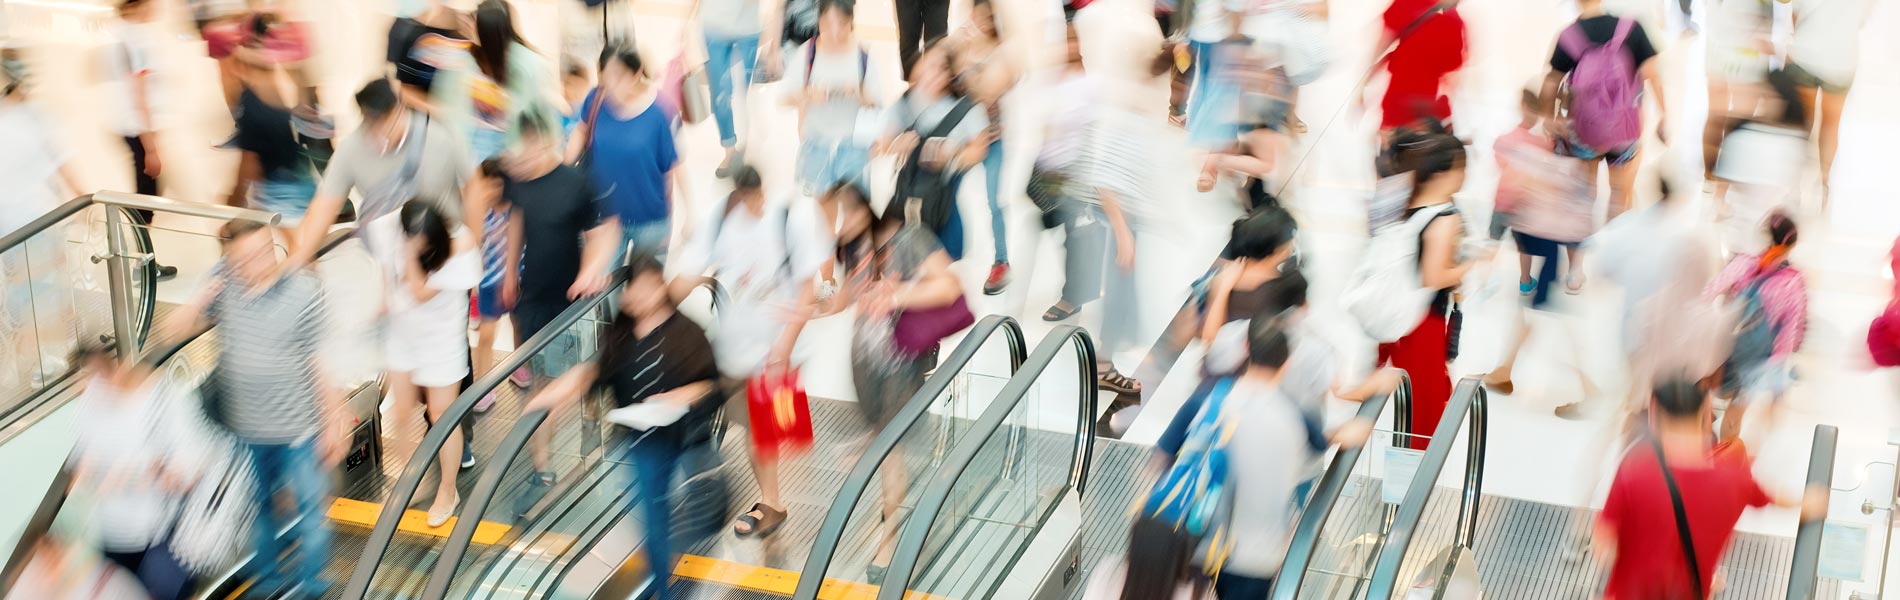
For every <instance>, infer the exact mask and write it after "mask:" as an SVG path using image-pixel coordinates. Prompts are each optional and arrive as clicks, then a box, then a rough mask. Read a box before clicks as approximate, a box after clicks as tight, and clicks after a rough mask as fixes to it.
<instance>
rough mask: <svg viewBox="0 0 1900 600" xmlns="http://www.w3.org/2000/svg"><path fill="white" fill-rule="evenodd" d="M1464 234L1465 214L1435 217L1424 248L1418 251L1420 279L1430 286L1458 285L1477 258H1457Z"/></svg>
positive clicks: (1428, 287)
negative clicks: (1460, 260) (1460, 240)
mask: <svg viewBox="0 0 1900 600" xmlns="http://www.w3.org/2000/svg"><path fill="white" fill-rule="evenodd" d="M1462 237H1464V218H1463V217H1460V216H1458V215H1456V214H1452V215H1445V216H1444V217H1441V218H1438V219H1433V220H1432V222H1431V224H1430V225H1429V226H1427V227H1426V228H1425V248H1424V249H1423V250H1422V252H1421V253H1420V254H1419V270H1418V271H1419V273H1418V274H1419V282H1420V283H1421V284H1423V285H1424V286H1425V288H1427V289H1434V290H1442V289H1446V288H1452V287H1457V286H1458V283H1459V282H1461V281H1464V278H1465V273H1468V272H1470V271H1471V268H1472V267H1474V266H1476V265H1477V264H1478V261H1466V262H1464V263H1460V262H1458V243H1459V239H1460V238H1462Z"/></svg>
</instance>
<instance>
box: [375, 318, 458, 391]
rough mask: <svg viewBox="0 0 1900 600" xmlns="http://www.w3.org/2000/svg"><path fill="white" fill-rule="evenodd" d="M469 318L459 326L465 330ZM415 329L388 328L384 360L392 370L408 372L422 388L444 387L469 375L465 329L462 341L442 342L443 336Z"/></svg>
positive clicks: (384, 342) (412, 380) (413, 380)
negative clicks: (421, 332) (457, 342)
mask: <svg viewBox="0 0 1900 600" xmlns="http://www.w3.org/2000/svg"><path fill="white" fill-rule="evenodd" d="M466 323H467V321H463V322H462V323H459V324H457V325H459V326H461V327H462V328H463V329H464V330H465V329H466V328H467V325H466ZM411 329H412V328H409V327H402V326H396V327H391V328H389V329H387V330H385V331H384V332H383V333H384V336H385V338H384V340H383V362H384V366H385V368H387V369H388V370H389V372H391V373H408V374H409V380H410V381H411V382H414V383H415V384H416V385H419V386H422V387H442V386H447V385H455V384H458V383H461V381H462V378H463V377H466V376H468V344H467V336H468V334H467V333H466V331H461V332H458V333H460V334H461V337H460V340H459V341H461V342H462V343H460V344H455V343H443V342H444V336H440V335H416V333H417V332H415V331H412V330H411Z"/></svg>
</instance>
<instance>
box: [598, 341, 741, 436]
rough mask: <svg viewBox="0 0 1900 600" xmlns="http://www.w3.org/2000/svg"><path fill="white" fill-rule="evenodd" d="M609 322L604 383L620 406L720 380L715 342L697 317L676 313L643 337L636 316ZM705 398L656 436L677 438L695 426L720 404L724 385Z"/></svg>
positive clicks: (603, 351) (603, 343)
mask: <svg viewBox="0 0 1900 600" xmlns="http://www.w3.org/2000/svg"><path fill="white" fill-rule="evenodd" d="M617 318H618V319H620V321H618V322H615V323H613V324H611V325H609V326H608V327H607V332H606V333H605V334H603V335H602V337H601V351H600V357H599V359H598V360H599V364H600V385H601V386H602V387H604V388H606V389H607V390H608V391H609V392H610V393H611V395H612V396H613V401H614V405H615V406H631V405H634V404H639V403H641V402H645V401H646V400H647V399H648V398H652V397H653V396H655V395H657V394H661V393H665V392H669V391H672V390H675V389H679V388H681V387H684V386H688V385H692V384H695V383H699V382H713V383H717V382H718V380H719V367H718V365H717V364H716V363H714V361H713V349H712V343H711V342H710V341H708V340H707V339H706V332H705V331H704V330H702V329H700V328H699V325H698V324H696V323H694V322H693V320H692V319H688V318H686V317H685V316H684V315H681V314H679V313H673V316H671V317H668V318H667V319H666V321H665V322H663V323H661V324H660V326H659V327H655V328H654V329H653V331H651V332H649V333H647V335H646V337H638V336H635V335H634V333H633V324H632V322H631V321H632V320H631V319H629V318H627V317H626V316H624V315H621V316H619V317H617ZM708 393H709V394H711V395H712V396H713V397H709V398H701V399H699V400H698V402H697V403H695V404H694V405H693V408H692V409H691V410H689V411H687V414H686V416H685V417H683V418H681V419H680V421H679V422H678V423H676V424H674V425H670V426H667V427H664V428H661V429H660V431H658V432H655V433H654V434H653V435H655V436H667V437H672V438H674V439H675V440H676V441H678V440H679V438H680V437H681V436H684V435H686V434H687V433H689V432H690V430H691V429H692V428H693V426H695V425H697V424H700V423H704V422H705V421H706V419H708V418H710V417H711V416H712V413H713V412H714V411H717V410H719V406H720V405H721V404H722V402H720V399H719V397H718V396H719V386H718V385H714V386H712V389H711V390H710V391H709V392H708Z"/></svg>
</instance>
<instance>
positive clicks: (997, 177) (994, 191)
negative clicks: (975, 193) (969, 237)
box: [983, 138, 1009, 263]
mask: <svg viewBox="0 0 1900 600" xmlns="http://www.w3.org/2000/svg"><path fill="white" fill-rule="evenodd" d="M983 183H985V184H988V186H989V193H990V235H992V236H994V237H995V238H996V262H999V263H1006V262H1009V232H1008V231H1007V230H1008V227H1006V226H1007V225H1008V223H1009V219H1008V218H1006V217H1005V216H1004V215H1003V207H1004V206H1005V205H1004V203H1003V140H1002V138H997V139H996V141H993V142H990V152H989V154H988V155H986V156H984V157H983Z"/></svg>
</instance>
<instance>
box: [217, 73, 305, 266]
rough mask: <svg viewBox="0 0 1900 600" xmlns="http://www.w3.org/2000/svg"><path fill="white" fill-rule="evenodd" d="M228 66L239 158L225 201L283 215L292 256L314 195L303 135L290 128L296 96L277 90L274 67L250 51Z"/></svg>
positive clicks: (282, 224)
mask: <svg viewBox="0 0 1900 600" xmlns="http://www.w3.org/2000/svg"><path fill="white" fill-rule="evenodd" d="M232 65H233V66H234V70H235V71H236V73H237V76H238V81H239V82H240V89H239V91H238V102H237V110H236V115H235V117H236V120H237V133H236V135H235V136H234V137H233V138H232V140H233V141H234V142H235V143H236V145H237V148H238V150H240V151H242V152H243V156H242V157H241V158H240V160H239V161H238V176H237V183H236V184H235V185H233V186H232V188H231V196H230V198H229V199H228V200H226V201H225V203H226V204H229V205H231V206H248V207H251V208H256V209H259V210H264V211H268V212H274V213H277V214H279V215H282V216H283V219H282V221H280V222H279V226H280V227H281V228H282V235H283V238H284V241H285V244H286V245H288V246H289V248H290V250H291V252H292V253H293V254H294V253H295V252H296V249H297V242H298V238H297V235H296V231H297V225H298V223H300V222H301V221H302V220H303V214H304V211H306V210H309V208H310V199H311V198H313V197H315V196H316V194H317V172H316V168H315V164H314V163H313V162H312V161H311V160H310V157H309V156H308V155H306V154H305V153H304V146H303V142H302V139H303V138H300V137H299V135H298V133H297V131H296V130H295V129H294V128H293V126H292V122H293V121H294V120H295V119H296V116H295V115H293V114H292V112H291V107H292V106H293V105H294V104H295V98H286V97H284V94H283V93H282V92H280V91H278V86H277V82H276V74H277V71H276V70H275V69H274V68H273V67H272V65H267V64H259V63H258V59H257V58H256V56H255V54H253V53H239V54H237V55H236V56H234V57H233V59H232ZM312 141H313V142H314V141H315V140H312Z"/></svg>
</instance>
